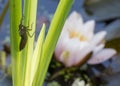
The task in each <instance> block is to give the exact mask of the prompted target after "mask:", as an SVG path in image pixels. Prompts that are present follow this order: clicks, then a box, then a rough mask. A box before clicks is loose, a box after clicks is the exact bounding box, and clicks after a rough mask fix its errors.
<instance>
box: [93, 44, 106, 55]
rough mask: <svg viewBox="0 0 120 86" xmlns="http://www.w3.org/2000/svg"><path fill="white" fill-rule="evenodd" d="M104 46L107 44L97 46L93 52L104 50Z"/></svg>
mask: <svg viewBox="0 0 120 86" xmlns="http://www.w3.org/2000/svg"><path fill="white" fill-rule="evenodd" d="M104 46H105V44H100V45H98V46H96V47H95V49H94V50H93V54H95V53H97V52H99V51H100V50H102V49H103V48H104Z"/></svg>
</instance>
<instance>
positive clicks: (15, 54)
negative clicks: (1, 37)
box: [10, 0, 74, 86]
mask: <svg viewBox="0 0 120 86" xmlns="http://www.w3.org/2000/svg"><path fill="white" fill-rule="evenodd" d="M21 1H22V0H11V1H10V43H11V52H12V78H13V86H42V85H43V82H44V79H45V77H46V72H47V69H48V66H49V63H50V60H51V58H52V54H53V52H54V49H55V46H56V43H57V40H58V38H59V35H60V33H61V30H62V27H63V25H64V22H65V20H66V17H67V15H68V12H69V10H70V8H71V6H72V4H73V1H74V0H60V3H59V5H58V8H57V10H56V12H55V15H54V18H53V20H52V22H51V25H50V28H49V31H48V34H47V36H46V38H44V37H45V25H43V27H42V30H41V32H40V35H39V37H38V41H37V45H36V47H35V50H33V48H34V47H33V46H34V35H35V34H33V36H32V37H30V36H29V35H28V33H30V34H32V33H34V32H35V24H36V10H37V0H24V14H23V15H22V6H21V5H22V4H21ZM22 18H23V19H22ZM21 19H22V23H21ZM20 23H21V24H22V26H25V27H27V28H25V29H26V34H25V35H27V37H28V40H26V39H24V40H25V41H27V44H26V45H25V48H24V49H22V50H21V51H20V50H19V46H20V40H21V37H20V35H19V31H18V30H19V29H20V28H19V24H20ZM28 29H31V30H30V31H28ZM23 36H24V34H23Z"/></svg>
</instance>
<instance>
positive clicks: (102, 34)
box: [91, 31, 107, 45]
mask: <svg viewBox="0 0 120 86" xmlns="http://www.w3.org/2000/svg"><path fill="white" fill-rule="evenodd" d="M106 34H107V33H106V31H101V32H98V33H96V34H95V35H94V37H93V39H92V40H91V43H92V44H94V45H98V44H99V43H100V42H101V41H102V40H103V39H104V37H105V35H106Z"/></svg>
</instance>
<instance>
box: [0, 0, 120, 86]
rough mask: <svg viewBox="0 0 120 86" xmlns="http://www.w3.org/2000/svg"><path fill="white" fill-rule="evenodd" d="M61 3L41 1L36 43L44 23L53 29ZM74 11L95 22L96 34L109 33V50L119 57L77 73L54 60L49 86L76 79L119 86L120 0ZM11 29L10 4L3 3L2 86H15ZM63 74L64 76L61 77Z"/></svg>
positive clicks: (84, 3) (78, 5)
mask: <svg viewBox="0 0 120 86" xmlns="http://www.w3.org/2000/svg"><path fill="white" fill-rule="evenodd" d="M58 3H59V0H38V9H37V10H38V11H37V22H36V34H37V35H36V39H37V36H38V34H39V31H40V28H41V26H42V24H43V23H46V25H47V28H48V27H49V24H50V22H51V20H52V17H53V15H54V12H55V10H56V7H57V5H58ZM73 11H77V12H78V13H80V14H81V15H82V17H83V20H84V21H87V20H92V19H94V20H95V21H96V26H95V33H96V32H98V31H101V30H106V31H107V36H106V46H105V47H111V48H114V49H116V50H117V52H118V53H117V55H116V56H115V57H114V58H113V59H110V60H108V61H106V62H104V63H102V64H98V65H94V66H91V65H87V67H86V65H85V66H84V67H76V68H75V69H72V68H70V69H65V68H64V67H63V65H62V64H61V63H59V62H56V61H55V60H54V59H52V61H51V64H50V67H49V70H48V74H47V77H46V81H45V86H72V85H71V84H72V83H73V81H74V79H75V78H82V80H84V81H85V82H86V83H93V85H92V86H119V84H120V82H119V81H120V68H119V66H120V55H119V52H120V0H75V2H74V4H73V7H72V9H71V12H73ZM71 12H70V13H71ZM9 29H10V23H9V0H0V86H12V82H11V66H10V36H9V31H10V30H9ZM46 33H47V31H46ZM63 68H64V69H65V70H63ZM61 71H62V72H64V73H63V74H61V73H60V74H59V72H61ZM55 74H56V75H55ZM73 78H74V79H73Z"/></svg>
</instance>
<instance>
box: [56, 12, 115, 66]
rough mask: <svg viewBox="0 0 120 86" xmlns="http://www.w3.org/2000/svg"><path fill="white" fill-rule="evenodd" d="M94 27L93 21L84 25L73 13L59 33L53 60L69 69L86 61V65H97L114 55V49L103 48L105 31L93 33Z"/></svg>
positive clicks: (78, 16) (80, 18) (78, 15)
mask: <svg viewBox="0 0 120 86" xmlns="http://www.w3.org/2000/svg"><path fill="white" fill-rule="evenodd" d="M94 27H95V21H94V20H90V21H87V22H85V23H84V22H83V20H82V17H81V15H80V14H78V13H77V12H73V13H72V14H71V15H70V16H69V17H68V19H67V20H66V22H65V25H64V27H63V30H62V32H61V35H60V38H59V40H58V43H57V45H56V49H55V58H56V59H57V60H58V61H60V62H62V63H63V64H64V65H65V66H66V67H70V66H76V65H82V64H83V63H85V62H86V61H87V63H88V64H99V63H101V62H104V61H106V60H108V59H109V58H111V57H112V56H113V55H115V54H116V51H115V50H114V49H111V48H104V46H105V43H104V37H105V35H106V34H107V33H106V31H100V32H98V33H94ZM88 57H90V59H89V58H88ZM88 59H89V60H88Z"/></svg>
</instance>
